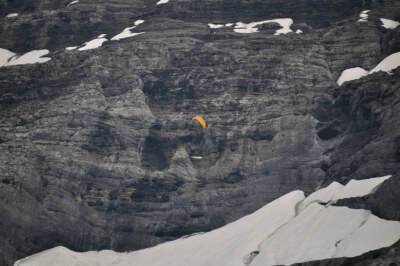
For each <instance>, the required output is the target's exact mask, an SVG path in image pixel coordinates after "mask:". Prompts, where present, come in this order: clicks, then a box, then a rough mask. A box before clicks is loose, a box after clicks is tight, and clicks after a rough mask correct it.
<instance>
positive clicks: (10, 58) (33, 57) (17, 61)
mask: <svg viewBox="0 0 400 266" xmlns="http://www.w3.org/2000/svg"><path fill="white" fill-rule="evenodd" d="M48 53H49V50H46V49H43V50H33V51H30V52H27V53H25V54H23V55H21V56H19V55H17V54H15V53H13V52H11V51H8V50H7V49H2V48H0V67H3V66H4V67H6V66H14V65H26V64H36V63H45V62H47V61H49V60H50V59H51V58H50V57H43V56H44V55H47V54H48Z"/></svg>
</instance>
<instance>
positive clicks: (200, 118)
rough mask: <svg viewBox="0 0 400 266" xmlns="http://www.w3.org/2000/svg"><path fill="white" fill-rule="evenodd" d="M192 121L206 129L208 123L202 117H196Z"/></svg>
mask: <svg viewBox="0 0 400 266" xmlns="http://www.w3.org/2000/svg"><path fill="white" fill-rule="evenodd" d="M192 120H197V121H198V122H199V123H200V124H201V126H202V127H203V128H206V121H204V119H203V118H202V117H201V116H195V117H193V118H192Z"/></svg>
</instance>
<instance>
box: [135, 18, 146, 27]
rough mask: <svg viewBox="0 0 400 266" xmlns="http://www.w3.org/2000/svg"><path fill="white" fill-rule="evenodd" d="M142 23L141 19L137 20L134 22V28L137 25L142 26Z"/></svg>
mask: <svg viewBox="0 0 400 266" xmlns="http://www.w3.org/2000/svg"><path fill="white" fill-rule="evenodd" d="M143 23H144V20H143V19H138V20H136V21H135V26H138V25H140V24H143Z"/></svg>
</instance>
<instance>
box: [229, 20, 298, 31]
mask: <svg viewBox="0 0 400 266" xmlns="http://www.w3.org/2000/svg"><path fill="white" fill-rule="evenodd" d="M265 23H278V24H279V25H280V26H281V27H282V28H281V29H279V30H277V31H276V32H275V35H280V34H286V33H289V32H292V30H291V29H290V26H291V25H292V24H293V20H292V19H291V18H279V19H272V20H264V21H258V22H252V23H248V24H246V23H242V22H237V23H236V25H235V29H234V31H235V32H238V33H254V32H258V28H256V26H258V25H262V24H265Z"/></svg>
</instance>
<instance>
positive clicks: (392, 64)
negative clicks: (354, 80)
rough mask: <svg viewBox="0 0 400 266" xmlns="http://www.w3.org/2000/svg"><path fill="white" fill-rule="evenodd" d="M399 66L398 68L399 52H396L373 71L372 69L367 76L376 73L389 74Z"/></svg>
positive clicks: (399, 61)
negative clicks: (383, 72)
mask: <svg viewBox="0 0 400 266" xmlns="http://www.w3.org/2000/svg"><path fill="white" fill-rule="evenodd" d="M399 66H400V52H397V53H394V54H391V55H389V56H388V57H386V58H385V59H383V60H382V61H381V62H380V63H379V64H378V65H377V66H376V67H375V68H374V69H372V70H371V71H370V72H369V74H371V73H374V72H378V71H385V72H390V71H392V70H393V69H395V68H397V67H399Z"/></svg>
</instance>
